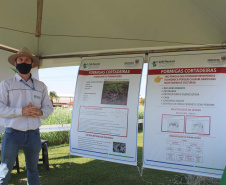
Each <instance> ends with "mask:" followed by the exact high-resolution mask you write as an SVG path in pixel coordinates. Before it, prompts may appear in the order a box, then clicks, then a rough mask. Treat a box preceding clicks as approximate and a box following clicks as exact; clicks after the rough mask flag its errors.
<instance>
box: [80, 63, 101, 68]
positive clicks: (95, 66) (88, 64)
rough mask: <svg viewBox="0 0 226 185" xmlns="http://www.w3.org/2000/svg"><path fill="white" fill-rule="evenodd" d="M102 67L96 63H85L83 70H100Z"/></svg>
mask: <svg viewBox="0 0 226 185" xmlns="http://www.w3.org/2000/svg"><path fill="white" fill-rule="evenodd" d="M99 66H100V63H94V62H90V63H84V64H83V68H84V69H86V68H98V67H99Z"/></svg>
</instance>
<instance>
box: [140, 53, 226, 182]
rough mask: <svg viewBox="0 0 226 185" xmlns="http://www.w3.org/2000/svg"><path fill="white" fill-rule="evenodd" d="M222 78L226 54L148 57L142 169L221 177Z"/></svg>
mask: <svg viewBox="0 0 226 185" xmlns="http://www.w3.org/2000/svg"><path fill="white" fill-rule="evenodd" d="M225 79H226V52H225V50H224V51H214V52H213V51H209V52H205V53H204V52H203V53H201V52H186V53H173V54H172V53H171V54H164V55H163V54H161V55H156V56H154V55H153V56H150V57H149V71H148V82H147V93H146V107H145V116H144V149H143V151H144V155H143V166H144V167H146V168H153V169H160V170H168V171H175V172H181V173H189V174H195V175H203V176H209V177H216V178H220V177H221V176H222V173H223V171H224V168H225V166H226V157H225V156H226V145H225V144H223V143H224V141H225V140H226V135H225V130H226V123H225V114H226V108H225V105H226V96H225V94H226V80H225Z"/></svg>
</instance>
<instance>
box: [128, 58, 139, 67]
mask: <svg viewBox="0 0 226 185" xmlns="http://www.w3.org/2000/svg"><path fill="white" fill-rule="evenodd" d="M139 63H140V60H139V59H135V60H134V61H131V62H124V66H126V67H130V68H132V67H138V64H139Z"/></svg>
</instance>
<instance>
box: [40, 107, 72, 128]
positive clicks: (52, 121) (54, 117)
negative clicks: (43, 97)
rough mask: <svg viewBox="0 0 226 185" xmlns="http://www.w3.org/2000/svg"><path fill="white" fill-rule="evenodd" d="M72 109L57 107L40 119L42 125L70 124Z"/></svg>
mask: <svg viewBox="0 0 226 185" xmlns="http://www.w3.org/2000/svg"><path fill="white" fill-rule="evenodd" d="M71 116H72V111H71V110H69V109H65V108H61V107H57V108H54V110H53V113H52V114H51V115H50V116H49V117H48V118H47V119H46V120H41V121H42V124H43V125H58V124H70V123H71Z"/></svg>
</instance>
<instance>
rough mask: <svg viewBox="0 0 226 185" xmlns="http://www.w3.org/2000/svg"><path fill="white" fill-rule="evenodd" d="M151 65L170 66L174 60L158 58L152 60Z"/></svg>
mask: <svg viewBox="0 0 226 185" xmlns="http://www.w3.org/2000/svg"><path fill="white" fill-rule="evenodd" d="M152 65H153V67H156V66H157V65H158V67H170V66H174V65H175V60H158V61H153V62H152Z"/></svg>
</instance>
